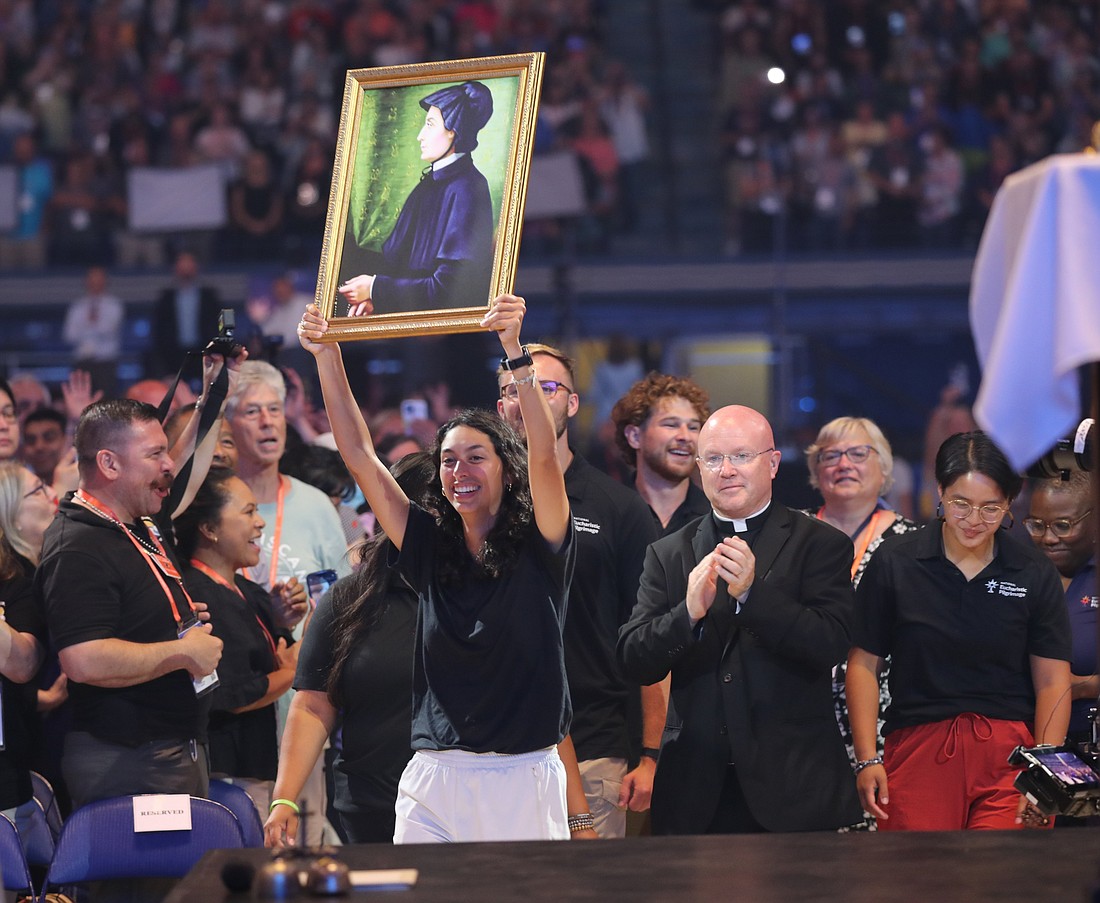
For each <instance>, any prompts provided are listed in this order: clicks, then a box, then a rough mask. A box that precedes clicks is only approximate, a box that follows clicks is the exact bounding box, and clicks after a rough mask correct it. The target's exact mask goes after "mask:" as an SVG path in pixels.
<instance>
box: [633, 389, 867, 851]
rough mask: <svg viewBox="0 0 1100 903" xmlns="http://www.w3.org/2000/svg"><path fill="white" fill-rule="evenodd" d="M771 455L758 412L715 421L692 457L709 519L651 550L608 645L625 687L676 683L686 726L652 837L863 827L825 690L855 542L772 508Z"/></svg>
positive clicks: (656, 788)
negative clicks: (613, 646) (615, 640)
mask: <svg viewBox="0 0 1100 903" xmlns="http://www.w3.org/2000/svg"><path fill="white" fill-rule="evenodd" d="M780 457H781V453H780V452H779V451H778V450H777V449H776V448H775V437H774V436H773V435H772V428H771V425H770V424H769V423H768V421H767V420H766V419H765V418H764V416H763V415H762V414H760V413H759V412H757V411H754V410H752V409H751V408H747V407H744V406H741V405H731V406H729V407H724V408H721V409H720V410H718V411H715V412H714V413H713V414H712V415H711V416H710V418H709V419H708V420H707V421H706V423H704V424H703V428H702V429H701V430H700V431H699V440H698V458H697V460H698V463H699V471H700V475H701V477H702V483H703V491H704V492H705V493H706V496H707V499H708V500H709V501H710V504H711V509H712V510H711V511H710V512H708V513H707V514H705V515H704V516H703V517H701V518H698V519H697V520H695V521H693V522H691V523H689V524H688V525H687V526H685V527H683V528H682V529H680V530H678V531H677V532H675V533H673V534H671V535H668V536H665V537H663V538H662V539H660V540H658V541H657V542H655V543H654V544H653V545H652V546H650V547H649V550H648V551H647V552H646V561H645V567H644V570H643V571H642V579H641V586H640V587H639V590H638V604H637V605H636V606H635V608H634V611H633V613H632V614H631V616H630V620H629V622H627V624H626V625H625V626H624V627H623V628H622V630H621V631H620V632H619V647H618V652H619V658H620V661H621V662H622V663H623V666H624V669H625V671H626V673H627V675H629V676H630V677H632V678H633V679H634V680H637V681H639V682H642V683H653V682H654V681H659V680H661V679H663V678H664V677H665V675H667V674H669V673H671V675H672V705H673V706H674V707H675V710H676V714H677V715H678V716H679V718H680V722H681V724H680V725H679V726H678V727H677V728H676V729H675V730H673V731H670V734H669V736H668V737H666V739H665V743H664V745H663V746H662V748H661V758H660V762H659V764H658V767H657V776H656V779H655V781H654V785H653V831H654V833H655V834H741V833H761V832H769V831H823V830H835V829H837V828H841V827H844V826H846V825H851V824H853V823H855V822H856V821H858V820H859V817H860V814H861V810H860V806H859V801H858V799H857V798H856V794H855V791H854V789H853V788H852V779H851V771H850V769H849V767H848V756H847V754H846V753H845V751H844V745H843V744H842V743H841V740H840V733H839V732H838V731H837V729H836V719H835V717H834V715H833V701H832V680H831V672H832V667H833V665H835V664H836V663H837V662H838V661H840V660H841V659H842V658H843V657H844V655H845V654H846V652H847V651H848V647H849V645H850V635H849V624H850V621H851V618H852V614H853V607H854V597H853V594H852V584H851V571H850V568H851V564H852V555H853V549H852V542H851V540H850V539H848V537H847V536H845V535H844V534H843V533H841V532H840V531H839V530H836V529H835V528H833V527H830V526H828V525H827V524H824V523H822V522H820V521H816V520H813V519H811V518H808V517H805V516H803V515H802V514H800V513H799V512H797V511H792V510H791V509H789V508H787V507H785V506H784V505H781V504H779V503H777V502H774V501H773V500H772V480H774V479H775V475H776V472H777V471H778V469H779V459H780Z"/></svg>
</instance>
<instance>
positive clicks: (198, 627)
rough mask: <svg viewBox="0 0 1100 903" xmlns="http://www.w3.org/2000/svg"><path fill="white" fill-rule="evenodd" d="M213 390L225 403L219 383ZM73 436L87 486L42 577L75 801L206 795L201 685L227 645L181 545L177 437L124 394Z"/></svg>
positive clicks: (52, 536) (56, 528) (47, 549)
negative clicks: (187, 581)
mask: <svg viewBox="0 0 1100 903" xmlns="http://www.w3.org/2000/svg"><path fill="white" fill-rule="evenodd" d="M210 372H211V371H210V370H209V368H208V370H207V376H208V377H209V376H210ZM204 394H205V397H206V399H207V402H208V403H215V404H218V405H219V406H220V404H221V401H222V400H223V399H219V398H216V397H212V396H211V394H210V381H208V382H207V390H206V393H204ZM196 426H197V425H196ZM212 432H214V433H215V434H216V432H217V431H216V429H214V430H212ZM190 436H191V437H192V441H193V436H194V432H193V431H192V432H191V433H190ZM74 444H75V446H76V452H77V461H78V467H79V471H80V488H79V489H78V490H77V491H76V492H75V493H72V494H70V495H69V496H67V497H66V498H65V500H64V501H63V502H62V503H61V506H60V509H59V511H58V515H57V517H56V518H55V520H54V522H53V523H52V524H51V525H50V527H49V528H48V529H47V531H46V537H45V542H44V545H43V549H42V561H41V564H40V565H39V568H38V571H37V574H36V576H35V589H36V593H37V594H38V596H39V598H40V599H41V600H42V602H43V604H44V606H45V611H46V617H47V621H48V624H49V628H50V634H51V637H52V641H53V645H54V646H55V648H57V649H58V650H59V656H60V660H61V667H62V669H63V670H64V672H65V674H67V675H68V678H69V683H68V687H69V697H70V699H71V701H72V710H73V730H72V731H71V732H70V733H69V734H68V736H67V737H66V739H65V749H64V753H63V756H62V769H63V772H64V775H65V781H66V784H67V785H68V788H69V792H70V793H71V795H72V799H73V803H74V805H76V806H80V805H83V804H85V803H88V802H91V801H93V800H97V799H104V798H107V797H112V796H121V795H126V794H136V793H153V792H155V793H189V794H192V795H195V796H205V795H206V792H207V787H208V781H209V775H208V771H207V756H206V749H205V742H206V722H207V711H208V702H207V698H206V696H205V695H204V693H205V689H206V684H208V683H209V682H210V681H209V680H206V679H207V678H209V676H210V675H211V674H212V673H213V672H214V671H215V668H216V666H217V664H218V661H219V659H220V658H221V653H222V643H221V640H219V639H217V638H216V637H214V636H212V635H211V632H210V626H209V625H208V624H204V623H202V622H201V621H200V620H199V617H198V610H197V609H196V607H195V606H194V605H193V603H192V600H191V598H190V596H189V595H188V593H187V591H186V589H185V588H184V586H183V581H182V579H181V578H180V572H179V561H178V560H177V559H176V555H175V552H174V550H173V548H172V541H171V521H170V518H169V513H170V512H171V511H172V510H174V509H175V508H176V500H175V498H173V499H172V500H171V501H169V502H168V504H165V501H166V500H167V499H169V495H170V492H171V490H172V484H173V476H174V473H175V463H174V461H173V459H172V457H171V456H170V455H169V451H168V440H167V438H166V437H165V434H164V430H163V429H162V428H161V425H160V423H159V421H158V420H157V416H156V411H155V410H154V409H153V407H152V406H151V405H147V404H144V403H142V402H139V401H133V400H130V399H115V400H111V401H100V402H96V403H95V404H93V405H91V406H89V407H88V408H87V409H86V410H85V411H84V413H83V414H82V415H81V418H80V421H79V423H78V425H77V429H76V438H75V443H74ZM210 444H212V442H211V443H204V448H206V449H207V450H208V448H209V445H210ZM208 464H209V454H208V452H207V454H206V465H208ZM200 471H201V473H200ZM204 474H205V466H204V465H202V463H201V462H200V461H196V465H195V475H196V477H197V478H198V479H200V480H201V478H202V476H203V475H204ZM162 509H163V510H162ZM200 608H201V606H200ZM204 680H205V683H204Z"/></svg>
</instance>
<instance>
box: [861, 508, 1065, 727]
mask: <svg viewBox="0 0 1100 903" xmlns="http://www.w3.org/2000/svg"><path fill="white" fill-rule="evenodd" d="M852 633H853V642H854V644H855V645H856V646H859V647H860V648H862V649H865V650H866V651H868V652H871V653H873V654H875V655H878V656H882V657H884V658H885V657H886V656H887V655H889V656H892V660H891V665H890V696H891V700H892V701H891V703H890V706H889V707H888V708H887V710H886V725H885V727H884V729H883V735H886V734H889V733H890V732H891V731H894V730H897V729H898V728H902V727H911V726H914V725H918V724H929V723H932V722H936V721H944V720H946V719H949V718H954V717H955V716H956V715H958V714H960V713H962V712H974V713H976V714H979V715H984V716H985V717H987V718H998V719H1005V720H1009V721H1024V722H1028V723H1030V722H1031V721H1032V719H1033V718H1034V717H1035V689H1034V687H1033V686H1032V682H1031V669H1030V663H1029V658H1028V657H1029V656H1032V655H1035V656H1040V657H1042V658H1053V659H1064V660H1066V661H1068V660H1069V658H1070V631H1069V619H1068V617H1067V615H1066V607H1065V602H1064V597H1063V592H1062V584H1061V580H1060V579H1059V577H1058V573H1057V571H1056V570H1055V569H1054V566H1053V565H1052V564H1051V563H1050V561H1049V560H1048V559H1047V558H1046V556H1045V555H1043V554H1042V552H1040V551H1038V550H1037V549H1036V548H1035V547H1034V546H1033V545H1032V544H1031V543H1030V542H1029V543H1021V542H1018V541H1017V540H1015V539H1012V538H1011V537H1010V536H1008V535H1007V534H1006V533H1005V532H1004V531H1003V530H1002V531H1000V532H999V533H998V534H997V545H996V550H995V553H994V556H993V560H992V561H991V562H990V563H989V565H988V566H987V567H986V568H985V570H983V571H982V572H981V573H980V574H978V575H977V576H976V577H975V578H974V579H973V580H970V581H967V580H966V579H965V577H963V575H962V572H961V571H959V569H958V568H957V567H955V565H954V564H952V563H951V562H950V561H948V560H947V558H946V556H945V555H944V551H943V539H942V531H941V529H940V528H939V527H937V526H930V527H928V528H926V529H924V530H918V531H916V532H914V533H905V534H902V535H900V536H892V537H889V538H888V539H886V541H885V542H883V543H882V545H880V546H879V547H878V549H877V550H876V551H875V554H874V555H873V556H872V558H871V562H870V564H869V565H868V566H867V570H866V572H865V573H864V575H863V579H862V580H861V581H860V584H859V588H858V590H857V593H856V619H855V623H854V624H853V632H852Z"/></svg>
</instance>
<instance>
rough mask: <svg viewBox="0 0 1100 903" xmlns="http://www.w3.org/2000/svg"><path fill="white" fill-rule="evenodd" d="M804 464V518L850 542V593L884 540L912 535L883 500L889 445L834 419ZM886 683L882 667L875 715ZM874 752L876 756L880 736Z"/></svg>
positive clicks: (836, 683) (842, 704)
mask: <svg viewBox="0 0 1100 903" xmlns="http://www.w3.org/2000/svg"><path fill="white" fill-rule="evenodd" d="M806 464H807V465H808V466H809V468H810V485H811V486H813V487H814V488H815V489H816V490H818V492H820V493H821V498H822V499H823V500H824V503H823V504H822V505H821V507H820V508H818V509H817V510H816V511H808V512H806V513H807V514H811V515H813V516H814V517H816V518H817V519H818V520H823V521H825V522H826V523H827V524H831V525H832V526H834V527H836V528H837V529H838V530H842V531H843V532H844V533H847V534H848V536H850V537H851V539H852V544H853V545H854V546H855V557H854V559H853V560H852V586H853V587H856V586H858V585H859V580H860V578H861V577H862V576H863V572H864V571H865V570H866V569H867V565H868V563H869V562H870V561H871V556H872V555H873V554H874V552H875V549H877V548H878V547H879V546H880V545H881V544H882V541H883V540H884V539H886V538H887V537H888V536H896V535H899V534H902V533H909V532H911V531H913V530H916V529H918V526H917V524H915V523H913V522H912V521H911V520H909V519H908V518H905V517H902V516H901V515H900V514H898V513H897V512H896V511H892V510H891V509H890V507H889V506H888V505H887V504H886V502H885V500H884V496H885V495H886V493H887V492H889V491H890V485H891V483H892V480H893V469H894V456H893V453H892V451H891V449H890V443H889V442H887V441H886V437H885V436H884V435H883V434H882V430H881V429H879V427H878V424H876V423H875V422H874V421H873V420H869V419H868V418H866V417H837V418H836V419H835V420H830V421H829V422H828V423H826V424H825V425H824V426H823V427H822V428H821V430H820V431H819V432H818V434H817V438H816V439H815V440H814V442H813V444H812V445H811V446H810V447H809V448H807V449H806ZM846 668H847V666H846V664H845V663H843V662H842V663H841V664H839V665H838V666H837V667H836V668H835V669H834V670H833V702H834V705H835V709H836V719H837V723H838V724H839V725H840V733H841V736H842V737H843V738H844V745H845V746H846V747H847V749H848V756H849V758H850V759H851V760H852V764H853V766H854V765H855V762H856V759H855V751H854V749H853V745H852V729H851V726H850V725H849V722H848V702H847V699H846V697H845V691H844V679H845V672H846ZM888 677H889V665H888V664H887V665H884V667H883V669H882V674H881V676H880V683H879V692H880V696H881V698H880V706H879V711H885V710H886V707H887V706H888V705H889V704H890V691H889V689H888V683H887V679H888ZM881 729H882V725H881V722H880V724H879V730H880V731H881ZM878 749H879V751H881V750H882V736H881V733H880V735H879V737H878Z"/></svg>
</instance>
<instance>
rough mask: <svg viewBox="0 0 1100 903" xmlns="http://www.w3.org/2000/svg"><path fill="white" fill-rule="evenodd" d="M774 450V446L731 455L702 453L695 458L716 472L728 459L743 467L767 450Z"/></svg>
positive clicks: (731, 462)
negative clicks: (701, 455)
mask: <svg viewBox="0 0 1100 903" xmlns="http://www.w3.org/2000/svg"><path fill="white" fill-rule="evenodd" d="M773 451H775V448H774V447H773V448H765V449H764V450H763V451H758V452H737V453H736V454H732V455H719V454H713V455H704V456H703V457H701V458H696V459H695V460H696V461H698V462H699V463H700V464H702V465H703V466H704V467H705V468H706V469H707V470H710V471H713V472H714V473H718V471H720V470H721V469H722V464H723V463H724V462H726V461H729V462H730V464H732V465H733V466H734V467H744V466H745V465H746V464H748V463H749V462H750V461H753V460H755V459H756V458H759V457H760V456H761V455H766V454H767V453H768V452H773Z"/></svg>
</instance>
